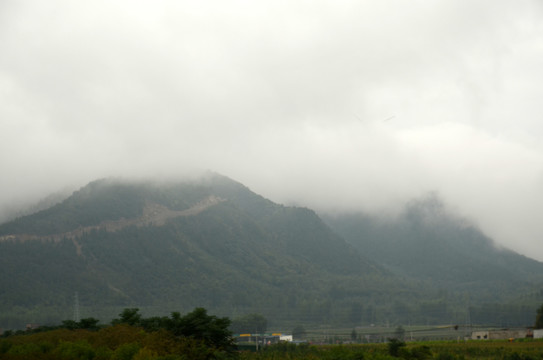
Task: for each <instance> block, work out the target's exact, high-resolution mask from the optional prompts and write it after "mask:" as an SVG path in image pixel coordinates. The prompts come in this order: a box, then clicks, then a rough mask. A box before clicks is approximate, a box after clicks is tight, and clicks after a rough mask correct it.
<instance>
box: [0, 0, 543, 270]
mask: <svg viewBox="0 0 543 360" xmlns="http://www.w3.org/2000/svg"><path fill="white" fill-rule="evenodd" d="M542 4H543V3H541V2H540V1H538V0H534V1H523V0H521V1H515V2H511V1H494V0H492V1H491V0H488V1H478V0H475V1H458V0H450V1H447V0H444V1H409V2H408V1H393V0H385V1H378V2H377V1H371V2H370V1H341V2H338V1H258V2H249V1H228V2H225V1H167V0H165V1H160V2H158V1H86V2H84V1H77V2H74V1H68V0H67V1H56V0H53V1H47V2H43V1H37V0H36V1H25V0H23V1H15V0H13V1H12V0H4V1H2V2H0V53H1V54H2V55H1V56H0V164H1V169H2V176H0V219H1V218H2V217H5V216H6V214H8V213H9V212H11V211H13V209H15V208H17V207H20V206H21V204H26V203H29V202H31V201H35V200H37V199H39V198H42V197H44V196H46V195H48V194H49V193H50V192H53V191H58V190H59V189H65V188H67V187H78V186H83V185H85V184H86V183H87V182H89V181H91V180H95V179H97V178H102V177H109V176H154V177H161V176H173V175H177V174H183V173H187V172H190V171H192V169H209V170H212V171H216V172H218V173H221V174H223V175H226V176H229V177H231V178H233V179H235V180H237V181H239V182H241V183H243V184H245V185H247V186H248V187H250V188H251V189H252V190H253V191H255V192H257V193H259V194H261V195H263V196H265V197H267V198H270V199H271V200H274V201H276V202H280V203H284V204H297V205H301V206H307V207H311V208H314V209H316V210H318V211H325V212H331V211H355V210H356V211H357V210H363V211H369V212H379V213H383V212H391V211H395V209H398V208H399V207H401V206H402V205H403V204H404V203H405V202H407V201H409V200H411V199H413V198H417V197H420V196H423V195H424V194H426V193H428V192H436V193H438V194H439V195H440V196H441V198H442V199H443V200H444V201H445V203H447V204H449V205H450V206H451V207H454V208H455V209H456V210H457V211H458V212H459V213H461V214H463V215H464V216H466V217H469V218H470V219H473V221H475V222H476V223H477V224H479V225H480V226H481V228H482V229H483V230H484V231H485V232H486V233H487V234H489V235H490V236H492V237H493V238H494V239H495V240H496V241H497V242H499V243H500V244H502V245H504V246H506V247H509V248H512V249H513V250H515V251H517V252H520V253H522V254H525V255H528V256H530V257H534V258H536V259H539V260H543V247H542V246H540V244H539V243H540V239H539V237H540V234H541V233H542V230H543V222H542V221H540V218H541V215H540V214H541V213H543V201H542V200H543V171H542V170H543V142H542V140H543V139H542V137H543V122H542V121H541V120H542V115H543V107H542V106H541V105H540V103H541V100H540V98H539V96H541V94H543V67H542V66H541V59H543V5H542Z"/></svg>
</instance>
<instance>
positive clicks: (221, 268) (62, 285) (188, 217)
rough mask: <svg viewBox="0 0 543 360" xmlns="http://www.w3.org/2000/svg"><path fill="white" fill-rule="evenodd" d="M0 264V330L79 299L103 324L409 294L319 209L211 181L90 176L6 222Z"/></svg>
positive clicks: (293, 315)
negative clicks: (129, 313)
mask: <svg viewBox="0 0 543 360" xmlns="http://www.w3.org/2000/svg"><path fill="white" fill-rule="evenodd" d="M0 264H1V266H2V269H3V271H2V275H0V289H2V291H0V326H2V322H4V323H8V325H11V324H12V323H14V322H15V321H18V320H17V319H19V318H20V317H22V316H29V315H28V314H31V315H32V316H34V318H33V319H35V321H36V322H42V323H43V322H47V321H56V320H57V319H58V318H64V319H66V318H71V317H72V309H73V307H72V304H73V302H74V300H73V299H74V294H75V293H76V292H77V293H78V298H79V302H80V304H81V308H82V312H86V314H87V315H92V316H96V317H99V318H102V319H103V318H106V319H107V318H108V317H109V318H112V317H114V316H115V315H116V314H118V312H119V309H122V308H123V307H134V306H137V307H141V308H144V309H147V310H148V311H149V312H158V313H161V312H162V313H164V312H166V313H167V312H168V311H174V310H176V311H177V310H191V309H192V308H193V307H195V306H204V307H207V308H210V309H214V310H215V311H217V312H222V313H225V314H228V315H235V314H241V313H246V312H249V311H252V312H260V313H264V314H266V315H268V316H273V318H274V319H277V321H279V320H285V321H290V320H294V319H299V321H328V319H332V318H334V317H337V316H339V315H338V314H340V313H342V311H343V309H344V308H345V306H346V305H345V304H348V306H351V304H352V302H353V301H354V300H353V299H355V300H356V302H365V303H370V302H372V303H379V302H382V301H383V299H386V298H387V296H389V295H390V294H391V291H392V292H397V293H405V294H409V293H411V294H412V293H413V292H412V291H411V292H410V290H409V289H408V287H407V286H406V285H404V284H403V283H401V282H400V281H399V280H398V279H397V278H396V277H394V276H392V275H391V274H390V273H388V272H387V271H385V270H384V269H383V268H382V267H380V266H378V265H376V264H375V263H373V262H371V261H368V260H367V259H366V258H364V257H363V256H362V255H361V254H360V253H359V252H358V251H356V250H355V249H354V248H353V246H351V245H349V244H347V243H346V242H345V241H344V240H343V239H342V238H340V237H339V236H338V235H336V234H335V233H333V232H332V231H331V230H330V229H329V228H328V227H327V226H326V225H325V224H324V223H323V222H322V220H321V219H320V218H319V217H318V216H317V215H316V214H315V212H313V211H311V210H309V209H306V208H296V207H286V206H282V205H278V204H275V203H273V202H271V201H269V200H267V199H265V198H263V197H261V196H259V195H257V194H255V193H253V192H251V191H250V190H249V189H248V188H246V187H245V186H243V185H241V184H239V183H237V182H235V181H233V180H230V179H228V178H226V177H223V176H220V175H216V174H208V175H207V176H205V177H203V178H202V179H198V180H191V181H170V182H167V181H164V182H150V181H149V182H143V181H141V182H136V181H131V182H128V181H121V180H115V179H106V180H99V181H94V182H92V183H90V184H88V185H87V186H85V187H83V188H81V189H80V190H78V191H76V192H74V193H73V194H72V195H71V196H70V197H68V198H67V199H65V200H64V201H62V202H61V203H58V204H56V205H54V206H52V207H50V208H48V209H46V210H43V211H39V212H37V213H34V214H32V215H28V216H23V217H20V218H18V219H16V220H13V221H10V222H7V223H5V224H2V225H1V226H0ZM387 284H389V286H388V287H389V289H386V287H387ZM383 287H385V290H384V291H383ZM390 289H393V290H390ZM19 315H20V316H19ZM341 316H344V315H341ZM345 316H348V315H345ZM357 320H359V318H358V319H357ZM33 321H34V320H33Z"/></svg>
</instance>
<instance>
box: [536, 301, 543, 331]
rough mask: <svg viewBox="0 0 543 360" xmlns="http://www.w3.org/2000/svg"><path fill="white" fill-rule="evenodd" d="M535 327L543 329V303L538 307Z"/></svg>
mask: <svg viewBox="0 0 543 360" xmlns="http://www.w3.org/2000/svg"><path fill="white" fill-rule="evenodd" d="M535 328H536V329H543V304H542V305H541V306H540V307H539V309H537V315H536V316H535Z"/></svg>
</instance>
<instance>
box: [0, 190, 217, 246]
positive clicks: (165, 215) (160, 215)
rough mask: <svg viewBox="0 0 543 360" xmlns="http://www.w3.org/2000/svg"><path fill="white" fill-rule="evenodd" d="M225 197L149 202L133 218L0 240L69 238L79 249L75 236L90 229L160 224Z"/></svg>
mask: <svg viewBox="0 0 543 360" xmlns="http://www.w3.org/2000/svg"><path fill="white" fill-rule="evenodd" d="M223 201H226V199H222V198H220V197H217V196H213V195H211V196H208V197H207V198H205V199H204V200H202V201H200V202H199V203H197V204H195V205H194V206H192V207H190V208H188V209H185V210H171V209H168V208H167V207H165V206H163V205H159V204H156V203H149V204H147V205H145V207H144V208H143V215H142V216H140V217H137V218H134V219H124V218H121V219H119V220H115V221H103V222H101V223H100V224H99V225H94V226H85V227H80V228H78V229H76V230H73V231H68V232H65V233H61V234H55V235H47V236H38V235H33V234H17V235H5V236H0V241H6V240H16V241H28V240H42V241H51V240H52V241H55V242H56V241H60V240H61V239H71V240H72V241H74V242H75V243H74V244H75V245H76V247H77V248H78V249H79V251H80V246H78V245H79V244H78V243H77V242H76V238H78V237H80V236H82V235H83V234H85V233H87V232H90V231H92V230H106V231H111V232H114V231H119V230H122V229H124V228H126V227H128V226H138V227H140V226H149V225H152V226H162V225H164V224H166V222H167V221H168V220H170V219H173V218H176V217H180V216H194V215H197V214H199V213H201V212H202V211H204V210H205V209H207V208H209V207H211V206H214V205H217V204H219V203H221V202H223ZM79 251H78V253H79Z"/></svg>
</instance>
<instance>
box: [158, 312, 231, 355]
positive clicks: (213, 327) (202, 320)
mask: <svg viewBox="0 0 543 360" xmlns="http://www.w3.org/2000/svg"><path fill="white" fill-rule="evenodd" d="M229 326H230V319H229V318H227V317H224V318H219V317H216V316H214V315H208V314H207V310H206V309H204V308H196V309H194V310H193V311H192V312H190V313H188V314H187V315H185V316H181V314H180V313H178V312H173V313H172V315H171V319H170V320H169V321H168V324H167V327H168V330H169V331H170V332H171V333H172V334H173V335H175V336H178V337H186V338H192V339H195V340H199V341H203V342H204V343H205V344H206V345H208V346H211V347H213V348H215V349H217V350H224V351H227V352H230V351H233V350H234V349H235V343H234V339H233V338H232V333H231V332H230V330H228V327H229Z"/></svg>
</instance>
